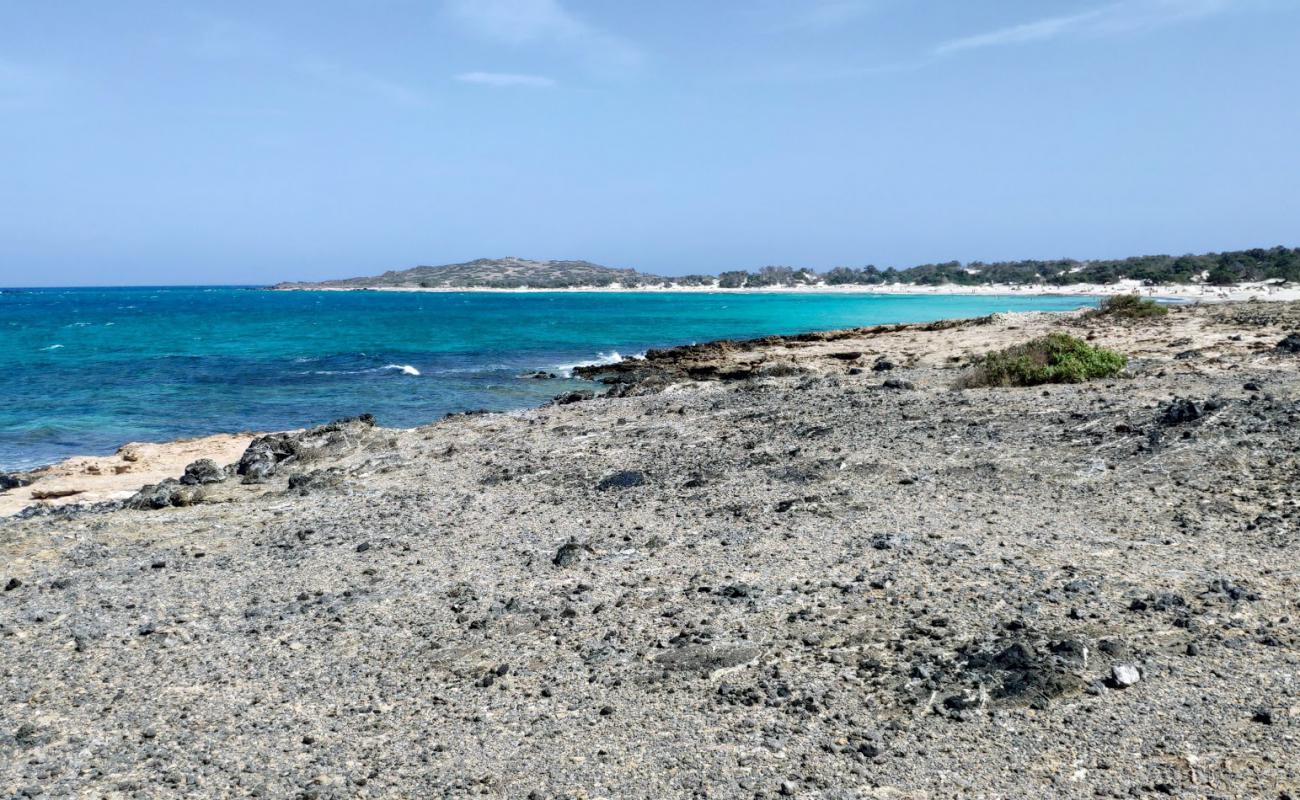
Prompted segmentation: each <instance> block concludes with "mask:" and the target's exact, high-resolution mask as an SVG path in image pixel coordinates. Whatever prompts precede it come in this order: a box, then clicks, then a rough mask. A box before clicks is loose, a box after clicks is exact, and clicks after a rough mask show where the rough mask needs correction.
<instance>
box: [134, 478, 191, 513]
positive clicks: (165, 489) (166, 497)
mask: <svg viewBox="0 0 1300 800" xmlns="http://www.w3.org/2000/svg"><path fill="white" fill-rule="evenodd" d="M204 496H205V492H204V491H203V489H201V488H199V487H198V486H190V485H186V484H183V483H181V482H180V481H178V480H175V479H173V478H168V479H167V480H165V481H162V482H161V483H151V484H148V485H146V486H144V487H143V488H141V489H140V491H138V492H136V493H135V495H133V496H132V497H131V498H129V499H128V500H127V501H126V503H125V505H126V507H127V508H133V509H137V510H141V511H145V510H150V509H159V508H169V507H176V508H183V507H185V506H192V505H194V504H196V503H200V502H202V501H203V499H204Z"/></svg>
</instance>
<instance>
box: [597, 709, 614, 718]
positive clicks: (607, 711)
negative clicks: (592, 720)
mask: <svg viewBox="0 0 1300 800" xmlns="http://www.w3.org/2000/svg"><path fill="white" fill-rule="evenodd" d="M600 715H601V716H602V717H610V716H613V715H614V707H613V706H605V707H603V708H601V709H600Z"/></svg>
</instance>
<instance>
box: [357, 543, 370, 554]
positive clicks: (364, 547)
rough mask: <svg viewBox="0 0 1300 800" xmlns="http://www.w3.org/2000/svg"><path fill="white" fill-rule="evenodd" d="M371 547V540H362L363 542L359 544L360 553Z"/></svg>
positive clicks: (358, 550)
mask: <svg viewBox="0 0 1300 800" xmlns="http://www.w3.org/2000/svg"><path fill="white" fill-rule="evenodd" d="M369 549H370V542H362V543H361V544H359V545H357V552H358V553H364V552H366V551H367V550H369Z"/></svg>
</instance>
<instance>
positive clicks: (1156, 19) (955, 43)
mask: <svg viewBox="0 0 1300 800" xmlns="http://www.w3.org/2000/svg"><path fill="white" fill-rule="evenodd" d="M1231 4H1232V0H1121V2H1118V3H1113V4H1111V5H1106V6H1099V7H1097V8H1093V9H1090V10H1088V11H1083V12H1080V13H1078V14H1069V15H1065V16H1059V17H1047V18H1044V19H1039V20H1034V21H1032V22H1026V23H1023V24H1020V25H1012V26H1011V27H1007V28H1000V29H998V30H994V31H989V32H987V33H980V34H976V35H974V36H965V37H962V38H960V39H953V40H951V41H947V42H944V43H942V44H940V45H938V46H937V47H935V48H934V49H933V51H932V52H933V54H934V55H939V56H943V55H950V54H952V53H957V52H961V51H963V50H975V49H979V48H985V47H1002V46H1006V45H1016V44H1025V43H1028V42H1040V41H1047V40H1049V39H1056V38H1060V37H1062V36H1106V35H1114V34H1122V33H1130V32H1133V31H1138V30H1143V29H1147V28H1155V27H1160V26H1163V25H1170V24H1173V23H1177V22H1182V21H1184V20H1189V19H1196V18H1199V17H1207V16H1210V15H1211V14H1216V13H1218V12H1220V11H1225V10H1227V9H1228V8H1229V7H1230V6H1231Z"/></svg>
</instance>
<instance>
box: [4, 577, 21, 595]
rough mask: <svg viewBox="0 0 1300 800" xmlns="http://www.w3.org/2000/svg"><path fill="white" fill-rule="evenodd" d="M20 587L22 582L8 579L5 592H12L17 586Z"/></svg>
mask: <svg viewBox="0 0 1300 800" xmlns="http://www.w3.org/2000/svg"><path fill="white" fill-rule="evenodd" d="M22 585H23V582H22V581H20V580H18V579H17V578H10V579H9V582H8V583H6V584H5V591H6V592H12V591H13V590H14V589H17V588H18V587H19V586H22Z"/></svg>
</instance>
